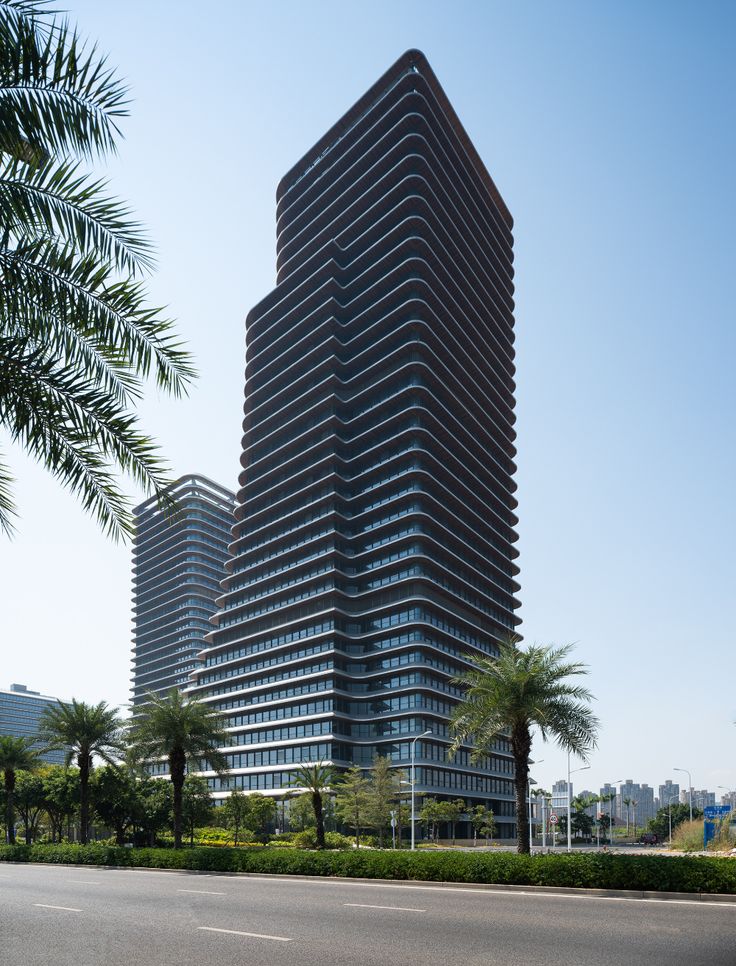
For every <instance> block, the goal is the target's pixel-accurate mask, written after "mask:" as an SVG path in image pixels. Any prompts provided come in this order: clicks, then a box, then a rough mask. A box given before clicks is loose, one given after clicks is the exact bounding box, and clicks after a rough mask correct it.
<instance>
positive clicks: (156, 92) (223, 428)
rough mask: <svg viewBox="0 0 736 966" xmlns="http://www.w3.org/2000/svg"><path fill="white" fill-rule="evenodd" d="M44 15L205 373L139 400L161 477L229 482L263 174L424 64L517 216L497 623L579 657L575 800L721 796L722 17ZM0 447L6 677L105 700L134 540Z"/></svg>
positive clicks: (163, 294)
mask: <svg viewBox="0 0 736 966" xmlns="http://www.w3.org/2000/svg"><path fill="white" fill-rule="evenodd" d="M66 6H67V8H68V12H69V16H70V17H71V18H72V20H75V21H77V22H78V24H79V28H80V30H81V32H82V34H83V35H85V36H88V37H90V38H91V39H92V40H93V41H96V42H98V44H99V46H100V48H101V49H102V50H103V51H105V52H107V53H108V54H109V58H110V63H111V64H112V65H117V66H118V67H119V69H120V72H121V74H122V75H123V76H125V77H126V78H127V79H128V80H129V83H130V85H131V91H132V94H131V96H132V103H131V117H130V118H129V119H124V120H123V121H122V122H121V127H122V129H123V133H124V135H125V140H124V141H123V142H122V143H121V146H120V152H119V158H118V159H117V160H113V162H112V163H111V164H110V165H109V166H108V168H106V169H101V170H100V174H102V175H109V177H110V178H111V181H112V185H111V187H112V190H113V191H115V192H117V193H118V194H120V195H121V196H122V197H123V198H125V199H126V200H127V201H128V202H130V203H131V205H132V206H133V208H134V209H135V211H136V213H137V214H138V215H139V216H140V218H141V220H142V221H143V222H144V223H145V224H147V225H148V226H149V228H150V230H151V233H152V235H153V237H154V239H155V241H156V243H157V246H158V252H159V271H158V273H157V275H156V276H155V277H154V278H153V279H152V281H151V283H150V290H151V296H152V301H153V302H154V303H155V304H166V305H168V306H169V310H168V311H169V313H170V314H171V315H172V316H176V317H178V319H179V320H180V322H179V326H180V330H181V332H182V335H183V337H184V338H186V339H187V340H188V341H189V344H190V347H191V349H192V350H193V352H194V355H195V358H196V362H197V365H198V368H199V370H200V372H201V378H200V380H199V382H198V384H197V385H196V386H195V387H194V388H193V391H192V393H191V396H190V398H188V399H186V400H183V401H174V400H170V399H164V398H159V397H158V396H157V394H156V392H155V391H152V392H151V393H150V394H149V397H148V398H147V400H146V402H145V403H144V405H143V413H142V415H143V422H144V425H145V428H146V429H147V430H149V431H151V432H152V433H154V434H155V435H157V436H158V437H159V438H160V440H161V442H162V444H163V446H164V451H165V453H166V454H167V455H168V457H169V458H170V460H171V463H172V477H174V478H176V477H178V476H180V475H182V474H183V473H185V472H187V471H189V470H190V469H191V467H196V468H197V469H198V470H201V472H203V473H206V475H207V476H209V477H210V478H212V479H215V480H218V481H219V482H221V483H222V484H223V485H225V486H228V487H230V488H232V489H235V486H236V477H237V472H238V468H239V462H238V461H239V456H240V451H241V436H242V433H241V426H240V420H241V411H242V410H241V407H242V379H243V367H244V359H245V354H244V324H243V320H244V316H245V313H246V311H247V310H248V308H249V307H250V306H251V305H253V304H255V303H256V302H257V301H258V299H259V298H261V296H262V293H263V292H265V291H268V290H269V289H270V288H271V287H272V284H273V264H272V252H273V237H274V228H273V197H274V190H273V186H274V183H275V181H276V180H277V178H278V177H279V176H280V175H281V173H282V172H283V171H284V170H287V169H288V167H289V165H290V164H291V163H292V162H293V159H294V158H297V157H300V156H302V155H303V154H304V152H305V151H307V150H308V149H309V148H310V146H311V144H312V143H313V142H314V140H315V138H316V136H317V134H318V133H319V132H320V131H323V130H325V129H326V128H327V127H328V126H329V124H330V123H331V122H332V120H333V119H334V118H335V117H338V116H340V115H341V114H342V113H343V112H344V111H345V110H346V109H347V108H348V107H349V106H350V104H351V103H352V102H353V101H354V100H355V98H356V97H358V96H359V95H360V94H361V92H362V91H363V90H365V88H366V86H367V85H368V84H370V83H371V82H372V81H373V80H374V79H375V77H376V76H378V74H379V73H380V72H381V71H382V70H384V69H385V68H386V67H387V66H388V65H389V64H390V63H392V62H393V61H394V60H395V59H396V57H397V56H398V55H399V54H400V53H401V51H402V50H404V49H406V48H408V47H414V46H416V47H419V48H421V49H422V50H424V51H425V53H426V54H427V56H428V58H429V59H430V61H431V63H432V64H433V66H434V67H435V69H436V71H437V73H438V75H439V76H441V77H442V82H443V86H444V87H445V89H446V91H447V94H448V96H449V97H450V99H451V101H452V102H453V104H454V106H455V108H456V109H457V111H458V114H459V115H460V116H461V117H462V118H463V122H464V124H465V126H466V127H467V130H468V133H469V135H470V137H471V138H472V140H473V141H474V143H475V144H476V147H477V148H478V151H479V153H480V154H481V156H482V157H483V158H484V159H485V160H486V161H487V163H488V166H489V168H490V169H491V170H492V171H493V176H494V180H495V181H496V183H497V184H498V187H499V190H500V191H501V193H502V194H503V196H504V198H505V199H506V200H507V202H508V204H509V207H510V208H511V210H513V212H514V218H515V226H514V236H515V271H516V282H517V286H518V288H517V292H518V298H517V305H516V317H517V329H516V346H515V348H516V353H517V390H516V395H517V399H518V413H517V415H518V420H517V423H516V429H517V432H518V438H517V440H516V445H517V448H518V472H517V475H516V480H517V482H518V486H519V489H518V492H517V494H516V495H517V497H518V500H519V507H518V515H519V520H520V523H519V532H520V541H519V548H520V551H521V556H520V559H519V564H520V567H521V576H520V582H521V591H520V594H519V597H520V600H521V603H522V606H521V609H520V612H519V613H520V616H521V617H522V621H523V623H522V625H521V628H520V629H521V631H522V633H523V634H524V637H525V640H526V641H527V642H528V643H530V642H532V641H538V642H540V643H548V642H557V643H566V642H568V641H576V642H578V643H577V647H576V650H575V656H576V658H577V659H579V660H581V661H584V662H585V663H586V664H587V665H589V667H590V675H589V678H588V680H587V682H586V683H587V684H588V685H589V686H590V688H591V690H592V691H593V693H594V694H595V695H596V698H597V700H596V702H595V710H596V713H597V714H598V716H599V717H600V719H601V736H600V743H599V748H598V749H597V750H596V751H595V752H594V753H593V754H592V756H591V759H590V766H591V767H590V769H589V770H588V771H586V772H584V773H581V774H579V775H573V781H574V782H579V781H582V780H583V778H584V784H585V786H587V787H591V788H599V787H601V786H602V785H604V784H605V782H606V781H612V780H613V779H619V778H626V777H632V776H633V778H634V779H635V780H636V781H639V782H648V783H649V784H650V785H651V786H652V787H655V788H656V787H658V785H659V784H660V783H661V782H663V781H664V780H665V779H666V778H668V777H669V778H674V777H675V776H676V775H677V777H679V778H681V779H682V778H684V777H685V776H683V775H681V774H678V773H675V772H673V770H672V766H678V767H684V768H688V769H689V770H690V771H691V773H692V782H693V785H694V787H695V788H696V789H703V788H705V789H709V790H716V789H717V788H718V786H719V785H724V786H727V787H728V788H734V787H735V786H736V766H734V764H733V762H732V760H731V759H730V758H729V757H728V756H727V755H726V754H725V753H724V751H723V749H724V748H726V749H728V748H731V747H732V746H733V742H734V741H735V740H736V729H735V728H734V724H733V722H734V719H736V698H735V697H734V692H733V688H732V686H731V682H730V678H729V675H728V674H723V673H719V671H718V669H719V668H727V667H729V666H730V663H729V662H730V661H731V659H732V655H733V641H734V618H733V611H732V606H731V599H732V588H733V586H734V585H736V573H735V572H734V555H733V551H732V548H733V542H734V533H735V532H736V501H734V500H733V494H732V480H733V478H734V476H735V475H736V453H735V452H734V433H733V426H732V419H733V412H734V411H735V410H736V384H735V383H734V380H733V376H732V359H733V358H734V355H735V354H736V326H734V325H733V308H732V298H731V292H730V276H731V274H732V266H733V263H734V258H735V252H734V244H735V243H734V233H733V229H732V226H733V224H734V222H735V221H736V200H735V198H734V191H733V186H732V172H733V170H734V169H736V129H735V128H734V125H732V124H729V123H725V122H724V119H726V118H729V117H731V116H732V114H733V92H734V90H736V66H735V64H734V58H733V57H732V51H731V38H732V37H733V34H734V28H735V27H736V8H734V7H733V5H727V4H715V5H712V6H709V7H708V8H707V10H708V13H707V14H706V13H704V11H703V9H702V8H700V7H697V6H696V5H687V4H664V3H661V2H660V3H658V2H652V3H650V4H646V5H639V6H635V7H634V6H628V7H621V6H620V5H613V4H609V5H587V6H586V5H582V4H579V3H565V2H561V3H559V4H555V5H554V6H549V7H545V6H544V5H534V6H532V5H530V4H514V5H508V4H501V3H500V2H499V3H495V2H488V3H484V4H482V5H481V4H470V3H465V4H463V3H458V4H453V5H452V6H450V5H448V4H446V3H435V2H432V0H426V2H421V3H417V2H413V0H405V2H403V3H401V4H395V3H389V2H382V0H377V2H376V3H374V4H371V6H370V9H368V8H363V7H361V6H359V5H341V4H337V3H332V2H324V3H321V4H316V5H309V6H303V5H300V4H297V3H290V2H284V3H282V4H278V5H256V4H240V3H227V2H226V3H225V4H224V7H221V8H219V12H218V16H217V17H216V18H214V17H213V18H204V17H202V12H201V7H199V6H197V5H195V4H194V3H192V2H186V0H184V2H182V3H179V4H177V5H176V7H174V6H173V5H169V4H149V3H143V2H141V0H131V2H130V3H128V4H126V5H124V6H122V5H117V6H116V5H113V4H99V3H93V2H91V0H72V2H71V3H70V4H67V5H66ZM223 19H226V20H227V23H228V29H227V30H226V31H223V29H222V21H223ZM355 37H360V39H361V42H360V44H359V45H356V43H355ZM489 38H493V44H492V49H493V55H492V56H489ZM193 64H197V65H198V69H197V70H196V71H193V70H192V65H193ZM685 64H687V65H688V69H687V70H685V69H684V68H683V65H685ZM203 74H205V75H206V76H208V77H209V78H212V79H214V84H208V85H204V84H203V83H202V82H201V77H202V75H203ZM336 77H339V79H340V82H339V83H336V81H335V79H336ZM285 109H286V110H287V111H288V116H289V122H288V123H286V124H277V123H276V122H275V118H276V117H281V116H283V114H284V111H285ZM269 239H270V241H269ZM6 442H7V441H6V440H2V441H0V445H2V447H3V449H5V447H6ZM7 449H8V453H7V455H8V457H9V459H10V461H11V466H12V469H13V472H14V474H15V475H16V477H17V483H16V488H15V489H16V495H17V498H18V503H19V509H20V512H21V517H20V519H19V520H18V535H17V536H16V537H15V539H14V540H12V541H4V542H3V546H2V554H0V576H1V578H2V582H3V590H4V603H5V607H4V612H3V622H4V623H3V634H4V640H7V641H8V642H9V646H8V647H7V648H6V649H5V654H6V655H7V656H6V661H5V665H4V667H5V677H6V679H8V680H17V681H28V682H29V683H31V684H32V686H33V687H34V688H37V689H38V690H40V691H42V692H46V693H50V694H61V695H65V696H69V697H71V696H72V695H74V696H75V697H78V698H80V699H84V700H88V701H99V700H103V699H104V700H107V701H109V702H110V703H112V704H116V705H117V704H119V705H124V704H126V703H127V701H128V699H129V695H128V684H129V661H130V637H131V621H130V547H129V546H122V545H119V546H115V545H113V544H111V543H110V542H109V541H107V540H106V539H105V538H104V537H103V536H102V534H101V533H100V532H99V531H98V530H97V528H96V527H95V525H94V524H93V523H92V521H91V520H90V519H89V518H87V517H86V516H85V515H84V513H83V512H82V510H81V508H80V507H79V506H78V504H77V503H76V502H75V501H74V499H73V498H72V497H71V496H69V495H68V494H66V493H62V492H61V491H60V490H59V488H58V485H57V483H56V482H55V481H54V480H53V479H52V478H50V477H49V476H47V475H46V474H44V473H43V472H42V471H40V470H39V469H37V468H36V467H35V466H34V465H33V464H30V463H29V462H28V461H27V460H26V459H25V458H24V457H23V456H21V455H19V453H18V452H17V451H16V450H15V449H14V448H12V447H11V446H8V447H7ZM134 495H135V494H134ZM701 508H704V509H705V511H706V512H705V513H703V512H702V509H701ZM52 521H53V524H52ZM39 562H43V564H44V566H45V569H46V570H47V572H49V573H53V579H52V580H48V581H47V582H46V583H45V584H44V587H43V596H41V593H40V592H39V588H38V585H37V583H36V582H35V581H34V580H32V579H31V578H30V575H35V574H37V573H38V567H39ZM41 601H42V604H41V603H40V602H41ZM706 607H707V622H706V621H705V620H704V608H706ZM532 755H533V757H534V758H536V759H537V760H538V761H539V760H541V759H543V760H544V761H543V763H540V764H539V765H538V766H536V768H535V769H533V776H534V777H535V778H537V779H538V780H539V781H540V782H541V783H543V784H544V785H545V786H546V787H549V786H550V785H551V784H552V782H553V781H555V780H557V779H558V778H560V777H565V776H566V775H567V761H566V755H565V753H564V752H562V751H560V750H559V749H558V748H556V747H555V746H551V745H545V744H543V743H542V742H540V741H535V743H534V748H533V752H532ZM580 764H581V763H580V762H578V761H573V768H576V767H579V766H580ZM680 784H681V785H682V786H684V785H685V784H686V781H681V782H680ZM579 787H584V786H583V785H580V786H579Z"/></svg>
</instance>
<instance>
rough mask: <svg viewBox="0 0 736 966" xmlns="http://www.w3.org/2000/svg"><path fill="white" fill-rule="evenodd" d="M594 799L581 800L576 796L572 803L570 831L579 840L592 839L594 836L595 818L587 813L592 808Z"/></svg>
mask: <svg viewBox="0 0 736 966" xmlns="http://www.w3.org/2000/svg"><path fill="white" fill-rule="evenodd" d="M591 803H592V799H590V798H580V796H579V795H576V796H575V798H573V800H572V801H571V802H570V806H571V808H572V816H571V819H570V831H571V832H572V834H573V835H575V836H578V837H579V838H590V837H591V836H592V835H593V824H594V822H593V818H592V817H591V816H590V815H588V813H587V812H586V811H585V810H586V809H587V808H590V805H591Z"/></svg>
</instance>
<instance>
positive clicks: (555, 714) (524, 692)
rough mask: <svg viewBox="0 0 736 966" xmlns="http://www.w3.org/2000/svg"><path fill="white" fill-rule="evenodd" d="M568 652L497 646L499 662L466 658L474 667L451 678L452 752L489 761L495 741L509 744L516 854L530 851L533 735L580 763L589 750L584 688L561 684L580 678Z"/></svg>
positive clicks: (592, 729)
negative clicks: (457, 688) (459, 696)
mask: <svg viewBox="0 0 736 966" xmlns="http://www.w3.org/2000/svg"><path fill="white" fill-rule="evenodd" d="M571 650H572V646H571V645H567V646H566V647H558V648H554V647H543V646H539V645H532V646H531V647H528V648H526V650H522V649H521V648H520V647H519V646H518V639H516V638H511V639H509V640H508V641H506V642H504V643H502V644H500V645H499V653H498V657H495V658H494V657H479V656H478V655H477V654H472V655H469V658H470V660H472V661H473V663H474V664H475V667H474V668H473V669H472V670H470V671H467V672H466V673H464V674H463V675H461V676H460V677H458V678H457V683H459V684H461V685H463V686H464V687H465V689H466V693H465V697H464V699H463V700H462V701H461V702H460V703H459V704H458V705H457V706H456V707H455V709H454V711H453V714H452V718H451V722H450V727H451V730H452V733H453V735H454V741H453V745H452V750H453V751H457V750H458V748H459V747H460V745H462V744H465V743H472V744H473V745H474V750H473V758H474V759H475V760H478V759H479V758H482V757H484V756H485V755H489V754H491V752H492V750H493V746H494V744H495V742H496V740H497V739H498V738H500V737H508V739H509V741H510V743H511V753H512V755H513V758H514V764H515V775H514V784H515V788H516V829H517V841H518V851H519V852H528V851H529V819H528V816H527V814H526V807H525V803H526V790H527V782H528V779H529V755H530V753H531V748H532V735H533V731H534V729H535V728H536V729H538V731H539V734H540V735H541V737H542V739H543V740H544V741H547V740H548V739H554V740H555V741H556V742H557V744H558V745H560V747H562V748H563V749H565V750H566V751H570V752H572V753H573V754H575V755H579V756H580V757H582V758H585V757H586V756H587V754H588V753H589V752H590V751H591V750H592V749H593V748H594V747H595V744H596V736H597V730H598V719H597V718H596V717H595V715H594V714H593V712H592V711H591V709H590V707H589V702H590V700H591V699H592V695H591V694H590V692H589V691H588V690H587V688H584V687H582V686H581V685H578V684H572V683H569V682H568V681H567V678H570V677H573V676H576V675H581V674H586V673H587V668H586V667H585V665H584V664H581V663H579V662H570V661H568V660H567V657H568V655H569V654H570V651H571Z"/></svg>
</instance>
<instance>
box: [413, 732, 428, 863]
mask: <svg viewBox="0 0 736 966" xmlns="http://www.w3.org/2000/svg"><path fill="white" fill-rule="evenodd" d="M431 734H432V732H431V731H423V732H422V734H421V735H417V736H416V738H414V739H413V740H412V743H411V847H412V850H414V849H415V848H416V845H415V844H414V823H415V816H414V789H415V787H416V779H415V776H414V753H415V750H416V744H417V742H418V741H419V739H420V738H426V737H427V735H431Z"/></svg>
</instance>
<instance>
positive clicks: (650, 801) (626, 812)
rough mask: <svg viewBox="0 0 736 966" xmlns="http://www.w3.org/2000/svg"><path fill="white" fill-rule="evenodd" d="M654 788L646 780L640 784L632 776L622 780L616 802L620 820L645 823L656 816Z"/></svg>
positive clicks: (638, 823)
mask: <svg viewBox="0 0 736 966" xmlns="http://www.w3.org/2000/svg"><path fill="white" fill-rule="evenodd" d="M655 814H656V810H655V807H654V789H653V788H652V787H651V786H650V785H647V783H646V782H644V783H642V784H639V782H634V781H632V780H631V779H630V778H627V779H626V781H625V782H622V784H621V785H620V788H619V795H618V799H617V802H616V815H617V817H618V818H619V820H620V821H622V822H626V818H627V816H628V818H629V821H630V822H632V823H633V822H636V824H637V825H644V824H645V823H646V822H648V821H649V819H650V818H654V816H655Z"/></svg>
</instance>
